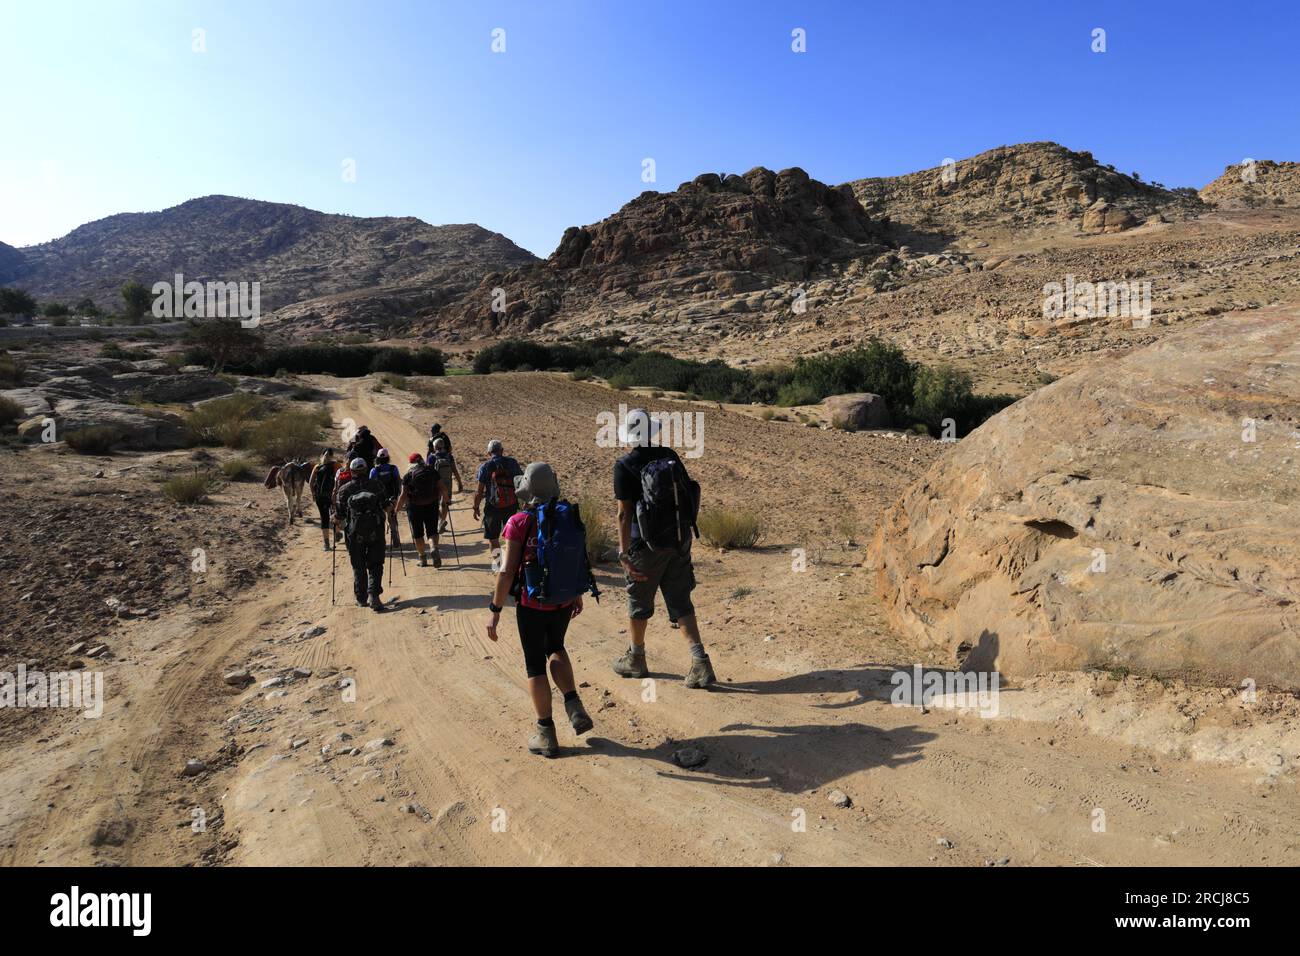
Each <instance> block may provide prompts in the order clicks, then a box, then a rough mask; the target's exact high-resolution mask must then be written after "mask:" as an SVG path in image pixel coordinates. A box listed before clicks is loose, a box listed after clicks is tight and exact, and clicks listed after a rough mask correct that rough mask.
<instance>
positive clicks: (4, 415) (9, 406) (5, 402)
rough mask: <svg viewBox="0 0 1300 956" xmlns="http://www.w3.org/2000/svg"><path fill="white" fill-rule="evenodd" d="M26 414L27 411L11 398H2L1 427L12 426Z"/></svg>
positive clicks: (0, 401) (0, 402) (0, 403)
mask: <svg viewBox="0 0 1300 956" xmlns="http://www.w3.org/2000/svg"><path fill="white" fill-rule="evenodd" d="M24 414H26V411H25V409H24V408H23V407H22V406H21V405H19V404H18V403H17V402H15V401H14V400H13V399H11V398H0V425H12V424H13V423H14V422H16V421H18V420H19V419H20V418H22V417H23V415H24Z"/></svg>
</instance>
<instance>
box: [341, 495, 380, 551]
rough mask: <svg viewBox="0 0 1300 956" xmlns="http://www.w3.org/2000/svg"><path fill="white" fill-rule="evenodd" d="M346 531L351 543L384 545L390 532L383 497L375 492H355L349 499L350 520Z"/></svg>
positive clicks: (346, 525)
mask: <svg viewBox="0 0 1300 956" xmlns="http://www.w3.org/2000/svg"><path fill="white" fill-rule="evenodd" d="M344 530H345V531H347V533H348V541H349V542H355V543H357V544H383V543H384V542H385V541H386V540H387V530H388V520H387V518H386V517H385V515H384V499H383V497H382V496H381V495H378V494H376V493H375V492H373V491H366V490H362V491H357V492H354V493H353V494H352V496H351V497H349V498H348V520H347V523H346V524H345V525H344Z"/></svg>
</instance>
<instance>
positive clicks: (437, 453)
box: [428, 425, 465, 532]
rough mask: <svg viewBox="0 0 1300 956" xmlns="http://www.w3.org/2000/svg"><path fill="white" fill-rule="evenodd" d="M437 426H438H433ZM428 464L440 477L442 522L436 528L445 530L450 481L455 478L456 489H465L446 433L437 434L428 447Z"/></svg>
mask: <svg viewBox="0 0 1300 956" xmlns="http://www.w3.org/2000/svg"><path fill="white" fill-rule="evenodd" d="M434 427H435V428H437V427H438V426H436V425H435V426H434ZM428 464H429V465H430V466H431V467H433V468H436V469H437V471H438V477H439V478H441V479H442V522H441V524H440V525H439V526H438V530H439V531H441V532H445V531H446V530H447V525H448V523H449V522H450V521H451V481H452V479H453V478H454V479H456V490H457V491H459V492H462V493H463V492H464V491H465V483H464V482H463V481H461V478H460V469H459V468H457V467H456V459H455V458H453V457H452V455H451V444H450V439H449V438H447V436H446V435H439V436H438V437H437V438H435V439H434V440H433V444H432V445H431V446H430V449H429V459H428Z"/></svg>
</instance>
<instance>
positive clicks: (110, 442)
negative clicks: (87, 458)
mask: <svg viewBox="0 0 1300 956" xmlns="http://www.w3.org/2000/svg"><path fill="white" fill-rule="evenodd" d="M63 440H64V442H66V443H67V446H68V447H69V448H71V449H72V450H73V451H75V452H76V453H77V454H79V455H107V454H108V453H109V452H111V451H112V450H113V446H114V445H116V444H117V443H118V442H119V441H121V440H122V433H121V432H120V431H119V430H118V429H116V428H114V427H113V426H111V425H95V426H93V427H91V428H76V429H73V430H72V431H70V432H65V433H64V435H63Z"/></svg>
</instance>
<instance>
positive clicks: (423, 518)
mask: <svg viewBox="0 0 1300 956" xmlns="http://www.w3.org/2000/svg"><path fill="white" fill-rule="evenodd" d="M406 519H407V520H408V521H409V522H410V523H411V537H412V538H415V539H416V540H417V541H422V540H424V539H425V538H436V537H438V503H437V502H436V501H435V502H434V503H433V504H431V505H411V504H408V505H407V506H406ZM426 532H427V534H426Z"/></svg>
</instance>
